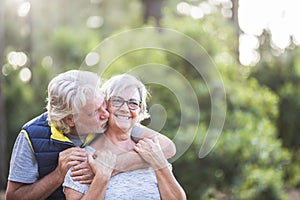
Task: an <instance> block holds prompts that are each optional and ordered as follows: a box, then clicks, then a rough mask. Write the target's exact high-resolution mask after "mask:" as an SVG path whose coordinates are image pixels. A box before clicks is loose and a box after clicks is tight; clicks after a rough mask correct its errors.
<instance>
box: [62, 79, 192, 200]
mask: <svg viewBox="0 0 300 200" xmlns="http://www.w3.org/2000/svg"><path fill="white" fill-rule="evenodd" d="M102 89H103V90H104V92H105V94H106V98H107V102H108V111H109V112H110V117H109V128H108V129H107V131H106V132H105V134H104V135H102V136H100V137H99V138H98V139H97V140H96V141H95V142H93V143H92V144H91V145H90V151H91V152H92V153H93V152H94V151H95V150H96V152H95V153H93V156H91V155H90V156H89V157H88V162H89V164H90V165H91V168H92V170H93V171H94V173H95V177H94V180H93V181H92V183H91V184H90V185H84V184H80V183H78V182H73V183H70V182H71V181H72V180H71V179H70V176H67V177H66V180H65V183H64V186H65V194H66V197H67V199H72V200H73V199H118V200H120V199H121V200H122V199H123V200H127V199H128V200H129V199H130V200H131V199H143V200H147V199H186V196H185V192H184V191H183V189H182V188H181V186H180V185H179V184H178V182H177V181H176V179H175V178H174V176H173V174H172V172H171V170H170V169H169V166H170V164H169V163H168V161H167V159H166V158H165V156H164V154H163V151H162V149H161V146H160V143H159V141H158V139H157V138H156V137H154V138H153V139H143V140H140V141H138V143H137V144H136V142H137V141H135V138H134V137H132V136H131V135H130V133H131V130H132V128H133V127H134V126H135V125H136V124H137V123H139V122H140V121H141V120H143V119H144V118H146V117H148V116H149V115H148V113H147V109H146V106H147V105H146V98H147V94H148V93H147V90H146V88H145V86H144V85H143V84H142V83H141V82H140V81H139V80H137V79H136V78H135V77H133V76H131V75H128V74H123V75H117V76H114V77H112V78H111V79H110V80H108V81H107V82H106V83H105V84H104V85H103V87H102ZM133 149H134V150H135V151H136V152H138V154H139V155H140V156H141V158H143V159H144V160H145V161H147V162H148V163H149V165H150V166H148V167H146V168H144V169H137V170H132V171H127V172H122V173H118V172H119V171H120V170H119V169H115V163H116V155H120V154H123V153H126V152H129V151H132V150H133ZM113 173H117V174H116V175H114V176H112V175H113Z"/></svg>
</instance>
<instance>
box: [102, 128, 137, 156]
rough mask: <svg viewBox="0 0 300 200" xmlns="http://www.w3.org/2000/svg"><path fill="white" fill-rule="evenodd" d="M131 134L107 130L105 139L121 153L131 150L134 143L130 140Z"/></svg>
mask: <svg viewBox="0 0 300 200" xmlns="http://www.w3.org/2000/svg"><path fill="white" fill-rule="evenodd" d="M130 133H131V132H120V131H118V132H117V131H115V130H112V129H111V128H108V129H107V131H106V132H105V135H106V137H107V139H109V140H110V141H111V142H112V143H113V144H115V145H116V146H117V147H119V148H120V149H122V150H123V151H130V150H132V149H133V147H134V145H135V143H134V142H133V140H132V139H131V135H130Z"/></svg>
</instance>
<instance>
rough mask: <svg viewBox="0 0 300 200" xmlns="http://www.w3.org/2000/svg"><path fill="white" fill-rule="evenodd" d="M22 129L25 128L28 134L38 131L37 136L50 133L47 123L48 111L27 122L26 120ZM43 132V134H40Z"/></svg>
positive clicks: (33, 134)
mask: <svg viewBox="0 0 300 200" xmlns="http://www.w3.org/2000/svg"><path fill="white" fill-rule="evenodd" d="M22 129H23V130H25V131H26V132H27V133H28V134H29V136H33V137H34V136H35V135H36V134H35V133H38V136H39V137H43V136H47V137H48V136H49V134H50V135H51V128H50V125H49V123H48V113H47V112H45V113H42V114H41V115H39V116H37V117H35V118H33V119H32V120H30V121H29V122H27V123H26V124H25V125H24V126H23V127H22ZM42 133H44V134H42Z"/></svg>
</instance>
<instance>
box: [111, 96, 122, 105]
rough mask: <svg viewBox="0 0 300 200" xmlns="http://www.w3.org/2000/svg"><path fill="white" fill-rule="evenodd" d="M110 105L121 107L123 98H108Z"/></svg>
mask: <svg viewBox="0 0 300 200" xmlns="http://www.w3.org/2000/svg"><path fill="white" fill-rule="evenodd" d="M110 101H111V104H112V106H114V107H121V106H122V105H123V103H124V99H122V98H121V97H111V99H110Z"/></svg>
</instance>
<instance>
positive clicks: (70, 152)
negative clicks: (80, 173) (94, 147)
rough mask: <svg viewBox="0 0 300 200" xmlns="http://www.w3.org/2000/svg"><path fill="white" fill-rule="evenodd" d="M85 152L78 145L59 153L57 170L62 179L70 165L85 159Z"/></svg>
mask: <svg viewBox="0 0 300 200" xmlns="http://www.w3.org/2000/svg"><path fill="white" fill-rule="evenodd" d="M86 157H87V153H86V152H85V150H84V149H82V148H80V147H72V148H69V149H67V150H64V151H62V152H60V153H59V158H58V166H57V170H58V172H59V173H60V176H61V177H62V178H63V179H64V177H65V175H66V173H67V171H68V170H69V168H70V167H73V166H76V165H78V164H80V163H82V162H84V161H86Z"/></svg>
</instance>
